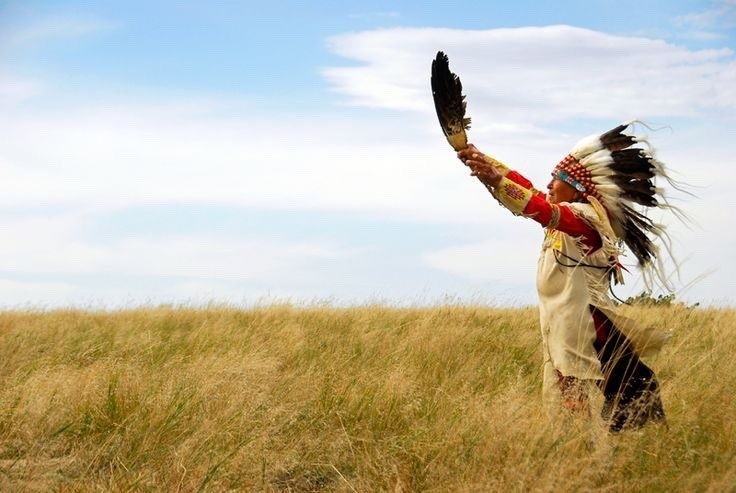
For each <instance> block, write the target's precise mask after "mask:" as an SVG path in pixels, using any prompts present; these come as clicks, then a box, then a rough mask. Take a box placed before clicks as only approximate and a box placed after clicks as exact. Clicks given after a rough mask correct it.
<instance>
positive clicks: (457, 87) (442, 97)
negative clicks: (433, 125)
mask: <svg viewBox="0 0 736 493" xmlns="http://www.w3.org/2000/svg"><path fill="white" fill-rule="evenodd" d="M431 83H432V97H433V98H434V107H435V110H437V118H438V119H439V121H440V126H441V127H442V132H443V133H444V134H445V137H446V138H447V141H448V142H449V143H450V145H451V146H452V148H453V149H455V150H456V151H460V150H462V149H465V148H466V147H468V138H467V135H466V134H465V130H467V129H469V128H470V118H466V117H465V104H466V103H465V96H464V95H463V93H462V92H463V85H462V83H461V82H460V77H458V76H457V75H455V74H454V73H452V72H451V71H450V63H449V59H448V58H447V55H445V54H444V53H443V52H441V51H439V52H437V57H436V58H435V59H434V60H433V61H432V78H431Z"/></svg>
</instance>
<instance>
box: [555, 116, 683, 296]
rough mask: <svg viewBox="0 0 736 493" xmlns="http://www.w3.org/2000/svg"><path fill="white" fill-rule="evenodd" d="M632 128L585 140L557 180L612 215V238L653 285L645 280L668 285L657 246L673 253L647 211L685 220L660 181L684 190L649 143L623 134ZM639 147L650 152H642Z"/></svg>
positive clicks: (623, 126)
mask: <svg viewBox="0 0 736 493" xmlns="http://www.w3.org/2000/svg"><path fill="white" fill-rule="evenodd" d="M633 123H635V121H629V122H624V123H623V124H621V125H619V126H617V127H616V128H614V129H612V130H609V131H608V132H605V133H603V134H601V135H591V136H589V137H586V138H584V139H582V140H580V141H579V142H578V143H577V144H576V145H575V146H574V147H573V149H572V150H571V151H570V154H568V155H567V156H565V158H563V159H562V161H560V163H559V164H558V165H557V166H556V167H555V169H554V171H553V172H552V175H553V176H554V177H556V178H558V179H560V180H563V181H565V182H566V183H568V184H569V185H571V186H572V187H573V188H575V189H576V190H578V191H579V192H582V194H583V195H584V196H585V197H586V199H587V200H588V202H590V203H591V204H592V205H594V206H597V205H601V206H602V207H603V208H604V209H605V211H607V213H608V217H609V219H610V223H611V228H612V229H613V232H614V233H615V235H616V237H617V238H619V239H620V240H621V241H622V242H623V243H625V244H626V246H627V247H628V248H629V250H631V252H632V253H633V254H634V256H635V257H636V259H637V261H638V263H639V267H640V268H641V269H642V271H643V273H644V274H645V280H647V281H648V282H647V283H648V284H651V280H652V279H651V277H649V276H646V274H647V273H653V274H654V275H656V277H657V278H658V279H659V280H660V281H662V283H663V284H665V285H668V283H667V279H666V276H665V275H664V273H663V272H662V268H663V265H662V264H661V262H660V259H659V257H658V255H659V251H658V248H657V246H656V245H655V243H654V241H655V240H656V239H660V240H662V242H663V244H664V245H665V246H666V247H667V249H668V250H669V245H670V242H669V238H668V237H667V233H666V231H665V228H664V226H662V225H661V224H657V223H655V222H654V221H653V220H652V219H651V218H649V217H648V215H647V211H648V210H649V209H651V208H659V209H668V210H671V211H673V212H674V214H675V215H676V216H677V217H678V218H680V219H683V218H684V216H683V215H682V213H681V212H680V211H679V209H677V208H676V207H674V206H672V205H671V204H669V203H668V202H667V198H666V197H665V195H664V191H663V189H662V188H658V187H656V186H655V180H656V179H657V178H663V179H665V180H667V181H668V182H669V183H670V184H672V185H673V186H674V187H675V188H677V189H678V190H681V188H680V187H678V185H677V184H676V182H675V181H674V180H672V179H671V178H670V177H669V176H668V174H667V171H666V169H665V167H664V165H663V164H662V163H661V162H660V161H658V160H657V159H655V157H654V155H653V153H652V151H651V149H650V148H649V147H648V142H647V140H646V139H645V138H643V137H637V136H635V135H628V134H626V133H624V131H625V130H626V129H627V128H629V127H630V126H631V125H632V124H633ZM639 143H643V144H645V145H646V147H645V148H642V147H637V146H636V145H637V144H639ZM655 261H657V262H658V263H657V264H655V263H654V262H655ZM647 277H649V279H646V278H647Z"/></svg>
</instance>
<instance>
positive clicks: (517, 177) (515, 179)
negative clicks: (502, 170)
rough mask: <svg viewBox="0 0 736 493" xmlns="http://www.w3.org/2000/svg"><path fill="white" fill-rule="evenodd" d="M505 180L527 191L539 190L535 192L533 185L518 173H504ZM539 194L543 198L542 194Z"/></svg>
mask: <svg viewBox="0 0 736 493" xmlns="http://www.w3.org/2000/svg"><path fill="white" fill-rule="evenodd" d="M506 178H508V179H509V180H511V181H513V182H514V183H516V184H517V185H521V186H522V187H524V188H526V189H527V190H534V191H535V192H539V190H537V189H535V188H534V185H533V184H532V182H531V181H529V180H527V179H526V177H524V175H522V174H521V173H519V172H518V171H509V172H508V173H506ZM539 193H540V194H541V195H542V196H544V194H543V193H542V192H539Z"/></svg>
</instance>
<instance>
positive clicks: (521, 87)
mask: <svg viewBox="0 0 736 493" xmlns="http://www.w3.org/2000/svg"><path fill="white" fill-rule="evenodd" d="M439 50H441V51H444V52H446V53H447V54H448V56H449V58H450V65H451V69H452V70H453V71H454V72H456V73H457V74H458V75H460V77H461V79H462V81H463V86H464V88H465V93H466V95H467V101H468V114H469V116H471V117H472V119H473V126H472V128H471V129H470V131H469V138H470V140H471V141H472V142H473V143H475V144H476V145H477V146H478V147H479V148H480V149H481V150H483V152H485V153H487V154H490V155H492V156H494V157H496V158H497V159H499V160H501V161H503V162H504V163H506V164H507V165H508V166H510V167H512V168H514V169H517V170H519V171H520V172H522V173H523V174H524V175H525V176H527V177H528V178H530V179H531V180H532V181H533V182H534V183H535V184H536V185H537V188H543V187H544V186H545V185H546V183H547V182H548V181H549V173H550V171H551V169H552V167H553V166H554V165H555V164H556V163H557V162H558V161H559V160H560V159H561V158H562V157H563V156H564V155H565V154H567V152H568V151H569V150H570V148H571V147H572V146H573V145H574V144H575V142H576V141H577V140H578V139H580V138H582V137H585V136H587V135H590V134H595V133H601V132H603V131H606V130H608V129H610V128H612V127H614V126H616V125H618V124H619V123H620V122H623V121H627V120H630V119H638V120H641V121H643V122H644V123H646V126H644V125H637V126H636V130H637V132H640V133H643V134H645V135H647V136H648V137H649V139H650V142H651V144H652V145H653V147H654V148H655V149H656V152H657V157H658V159H660V160H661V161H663V162H664V163H665V164H666V165H667V166H668V168H669V169H670V170H671V171H672V173H673V175H675V176H676V177H677V178H678V179H679V180H681V181H683V182H686V183H688V184H690V185H691V189H690V190H691V191H692V192H693V193H694V195H695V196H694V197H692V196H689V195H685V194H681V193H673V194H672V196H671V199H672V202H673V203H674V204H676V205H677V206H678V207H680V208H681V209H682V210H684V211H685V212H686V213H687V214H688V215H689V217H690V218H691V224H682V223H681V222H679V221H677V220H675V219H673V218H672V217H670V216H668V215H661V217H660V216H657V217H656V220H658V221H662V222H663V223H664V224H666V225H667V226H668V230H669V232H670V235H671V237H672V240H673V252H674V257H675V259H676V260H677V263H678V264H679V269H678V270H677V271H676V269H675V267H674V265H675V264H674V263H669V264H668V270H669V272H671V273H672V280H673V284H674V287H675V295H676V297H677V299H678V300H681V301H684V302H686V303H696V302H697V303H701V304H703V305H717V306H733V305H734V304H735V303H736V295H735V294H734V292H733V290H732V289H729V288H730V287H732V286H733V279H734V278H736V267H734V263H733V262H731V261H730V259H731V257H732V255H733V250H734V245H735V244H736V229H734V228H733V227H731V224H732V219H731V217H730V215H731V213H732V211H733V210H734V209H735V208H736V199H735V198H734V194H732V193H731V187H732V184H733V183H734V182H736V157H735V156H736V112H735V110H736V55H735V54H734V50H736V0H702V1H689V0H667V1H664V0H651V1H647V2H641V1H638V0H637V1H633V0H616V1H613V0H611V1H609V0H586V1H577V0H561V1H558V2H541V1H539V2H537V1H530V0H520V1H515V2H496V1H486V2H462V1H459V2H453V4H452V8H449V7H448V4H447V2H439V1H426V0H425V1H406V2H384V1H373V2H359V1H345V0H343V1H339V2H338V1H323V2H300V1H299V2H297V1H292V0H287V1H272V2H251V1H187V0H179V1H174V0H170V1H167V0H162V1H150V0H149V1H138V0H128V1H125V2H115V1H103V0H84V1H83V0H64V1H51V0H38V1H34V0H23V1H15V0H0V232H1V235H0V308H3V309H27V308H34V309H53V308H59V307H62V308H63V307H75V308H103V309H117V308H127V307H135V306H140V305H157V304H176V305H180V304H184V305H197V306H199V305H206V304H210V303H215V304H220V303H225V304H232V305H236V306H253V305H258V304H268V303H280V302H291V303H300V304H313V303H317V304H325V303H326V304H335V305H351V304H365V303H383V304H389V305H432V304H437V303H448V302H451V303H482V304H488V305H492V306H519V305H533V304H535V303H536V290H535V286H534V279H535V268H536V260H537V258H538V255H539V249H540V244H541V240H542V236H543V230H542V228H541V226H540V225H539V224H537V223H535V222H534V221H532V220H530V219H526V218H522V217H515V216H513V215H511V214H510V213H509V212H508V211H507V210H505V209H503V208H501V207H500V206H499V205H498V203H497V202H496V201H495V200H494V199H493V198H492V197H491V196H490V195H489V194H488V192H487V191H486V190H485V188H484V187H483V186H482V185H480V184H479V183H478V182H477V181H476V180H475V178H473V177H471V176H469V175H468V172H467V170H466V169H465V168H464V166H462V164H461V163H459V161H457V159H456V158H455V156H454V151H453V150H452V149H451V148H450V147H449V145H448V144H447V142H446V141H445V139H444V137H443V135H442V133H441V131H440V128H439V125H438V123H437V120H436V116H435V114H434V108H433V103H432V97H431V91H430V88H429V72H430V64H431V61H432V59H433V58H434V56H435V54H436V52H437V51H439ZM623 260H624V264H626V265H630V266H633V265H634V264H635V260H634V259H633V256H632V255H628V256H627V257H624V259H623ZM630 270H631V273H630V274H629V275H627V282H626V285H625V286H622V287H621V286H619V287H617V288H616V294H617V295H618V296H619V297H623V298H625V297H627V296H630V295H635V294H638V293H639V292H641V291H642V290H644V289H645V288H646V286H644V285H643V284H642V282H641V281H640V279H639V276H638V275H637V272H636V269H635V268H633V267H632V268H631V269H630ZM655 293H656V292H655ZM661 293H664V292H661Z"/></svg>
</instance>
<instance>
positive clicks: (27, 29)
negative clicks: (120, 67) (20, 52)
mask: <svg viewBox="0 0 736 493" xmlns="http://www.w3.org/2000/svg"><path fill="white" fill-rule="evenodd" d="M114 27H115V24H113V23H112V22H110V21H107V20H104V19H100V18H94V17H84V18H80V17H47V18H43V19H37V20H34V21H32V22H28V23H22V24H16V25H13V26H5V27H4V29H3V30H2V32H1V33H0V45H4V46H5V47H8V46H12V47H19V46H28V45H33V44H38V43H43V42H48V41H51V40H55V39H64V38H77V37H81V36H88V35H90V34H95V33H99V32H103V31H108V30H110V29H113V28H114Z"/></svg>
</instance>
